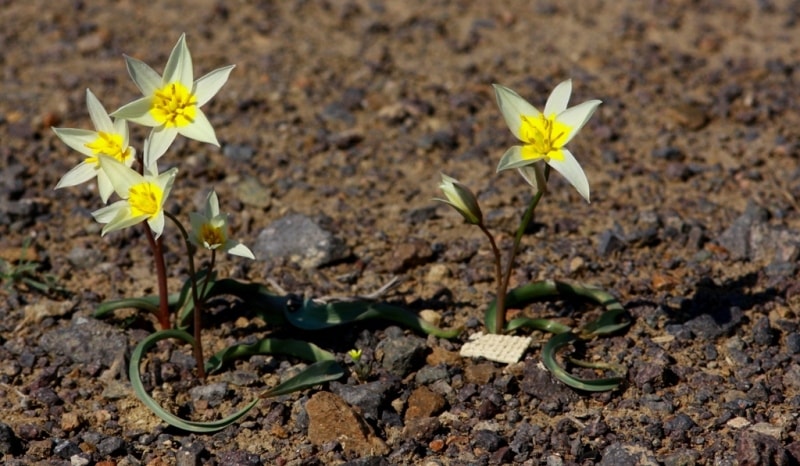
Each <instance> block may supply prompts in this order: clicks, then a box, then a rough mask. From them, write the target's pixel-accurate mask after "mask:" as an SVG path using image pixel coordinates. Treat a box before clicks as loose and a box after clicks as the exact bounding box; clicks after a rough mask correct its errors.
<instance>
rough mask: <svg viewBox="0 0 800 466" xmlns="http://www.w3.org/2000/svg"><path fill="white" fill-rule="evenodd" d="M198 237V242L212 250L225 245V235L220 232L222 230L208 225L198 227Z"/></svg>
mask: <svg viewBox="0 0 800 466" xmlns="http://www.w3.org/2000/svg"><path fill="white" fill-rule="evenodd" d="M198 236H199V237H200V241H202V242H203V244H204V245H206V247H207V248H209V249H214V248H216V247H218V246H222V245H223V244H225V233H224V232H223V231H222V228H220V227H215V226H213V225H211V224H210V223H204V224H203V225H202V226H201V227H200V234H199V235H198Z"/></svg>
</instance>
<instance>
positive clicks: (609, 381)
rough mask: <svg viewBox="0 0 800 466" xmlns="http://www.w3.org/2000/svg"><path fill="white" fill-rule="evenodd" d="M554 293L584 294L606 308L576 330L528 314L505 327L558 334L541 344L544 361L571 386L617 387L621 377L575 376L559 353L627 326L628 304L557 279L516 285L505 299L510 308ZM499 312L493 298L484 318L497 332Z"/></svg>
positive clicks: (594, 365) (603, 366) (621, 371)
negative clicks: (626, 306)
mask: <svg viewBox="0 0 800 466" xmlns="http://www.w3.org/2000/svg"><path fill="white" fill-rule="evenodd" d="M553 297H565V298H569V297H580V298H584V299H587V300H589V301H592V302H594V303H597V304H599V305H601V306H603V307H604V308H605V309H606V311H605V312H604V313H603V314H601V315H600V317H598V318H597V319H596V320H594V321H592V322H589V323H588V324H586V325H585V326H584V327H583V328H582V329H581V330H580V331H579V332H578V333H577V334H576V333H574V332H573V331H572V329H571V328H570V327H568V326H566V325H563V324H560V323H558V322H555V321H552V320H548V319H530V318H527V317H519V318H516V319H512V320H511V321H509V322H508V324H507V325H506V328H505V329H504V330H506V331H511V330H516V329H518V328H522V327H531V328H535V329H538V330H545V331H549V332H553V333H555V334H556V335H555V336H553V337H552V338H551V339H550V340H549V341H548V342H547V343H546V344H545V346H544V348H542V361H543V362H544V365H545V366H546V367H547V368H548V369H549V370H550V372H551V373H552V374H553V376H554V377H556V378H557V379H558V380H560V381H562V382H564V383H565V384H567V385H569V386H570V387H573V388H577V389H580V390H586V391H607V390H614V389H616V388H617V387H618V386H619V384H620V383H621V382H622V380H623V379H622V377H610V378H602V379H582V378H580V377H576V376H573V375H572V374H570V373H569V372H567V371H566V370H564V369H563V368H562V367H561V366H559V365H558V362H557V360H556V353H557V352H558V350H560V349H561V348H563V347H565V346H567V345H570V344H571V343H573V342H575V341H577V340H580V339H590V338H594V337H597V336H600V335H607V334H610V333H614V332H616V331H618V330H620V329H622V328H625V327H627V326H628V325H630V323H631V321H630V319H629V318H628V314H627V312H626V311H625V308H624V307H623V306H622V304H620V302H619V301H618V300H617V299H616V298H615V297H614V296H613V295H611V294H610V293H608V292H606V291H604V290H602V289H599V288H595V287H591V286H585V285H580V284H576V283H566V282H559V281H555V280H543V281H539V282H534V283H531V284H528V285H525V286H521V287H518V288H515V289H513V290H511V291H510V292H509V293H508V294H507V295H506V303H507V305H508V308H515V307H524V306H527V305H528V304H531V303H533V302H536V301H540V300H543V299H548V298H553ZM496 313H497V309H496V302H492V303H491V304H490V305H489V307H488V308H487V310H486V315H485V319H486V327H487V329H488V330H489V331H490V332H495V333H496V329H495V328H494V326H495V322H496V320H495V315H496ZM572 362H573V363H574V364H577V365H580V366H584V367H590V368H595V369H605V370H607V369H612V370H614V371H615V372H617V373H619V374H623V375H624V373H625V369H624V368H622V367H620V366H617V365H613V364H603V363H589V362H585V361H577V360H572Z"/></svg>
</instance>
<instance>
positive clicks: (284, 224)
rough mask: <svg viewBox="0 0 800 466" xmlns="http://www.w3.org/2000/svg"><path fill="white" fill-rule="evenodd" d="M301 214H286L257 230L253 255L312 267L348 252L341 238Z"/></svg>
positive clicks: (343, 255)
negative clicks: (259, 230) (258, 231)
mask: <svg viewBox="0 0 800 466" xmlns="http://www.w3.org/2000/svg"><path fill="white" fill-rule="evenodd" d="M323 223H325V222H318V221H316V220H314V219H312V218H311V217H308V216H305V215H302V214H290V215H287V216H285V217H282V218H280V219H278V220H276V221H274V222H272V223H271V224H270V225H269V226H268V227H267V228H265V229H263V230H261V232H260V233H259V234H258V238H257V239H256V242H255V244H254V245H253V254H255V256H256V257H258V258H259V259H262V260H267V261H269V260H276V259H283V260H287V261H290V262H296V263H298V264H299V265H300V266H301V267H303V268H306V269H313V268H316V267H320V266H322V265H326V264H329V263H331V262H335V261H338V260H342V259H344V258H345V257H347V255H348V254H349V249H348V248H347V245H346V244H345V243H344V241H343V240H341V239H340V238H338V237H336V236H334V234H333V233H332V232H331V231H330V230H329V229H328V228H327V227H325V226H323Z"/></svg>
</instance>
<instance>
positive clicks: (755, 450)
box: [736, 431, 793, 466]
mask: <svg viewBox="0 0 800 466" xmlns="http://www.w3.org/2000/svg"><path fill="white" fill-rule="evenodd" d="M736 459H737V460H738V462H739V465H740V466H756V465H761V464H770V465H775V466H783V465H789V464H793V462H792V461H791V458H790V457H789V452H787V451H786V449H785V448H784V447H783V446H782V445H781V442H780V441H779V440H778V439H776V438H775V437H772V436H771V435H765V434H760V433H758V432H753V431H745V432H743V433H742V434H741V435H739V438H738V439H737V441H736Z"/></svg>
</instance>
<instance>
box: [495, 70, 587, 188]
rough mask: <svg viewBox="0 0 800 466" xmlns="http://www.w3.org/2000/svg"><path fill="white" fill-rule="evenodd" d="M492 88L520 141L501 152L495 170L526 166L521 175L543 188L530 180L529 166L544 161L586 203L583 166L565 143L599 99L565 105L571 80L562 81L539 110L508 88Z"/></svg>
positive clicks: (532, 166) (585, 182) (570, 88)
mask: <svg viewBox="0 0 800 466" xmlns="http://www.w3.org/2000/svg"><path fill="white" fill-rule="evenodd" d="M493 87H494V92H495V96H496V97H497V105H498V106H499V107H500V112H501V113H502V114H503V118H504V119H505V120H506V124H507V125H508V128H509V129H510V130H511V132H512V133H513V134H514V136H515V137H516V138H517V139H519V140H520V141H521V142H522V145H521V146H513V147H511V148H510V149H508V150H507V151H506V153H505V154H503V157H502V158H501V159H500V163H499V164H498V166H497V171H498V172H499V171H502V170H509V169H512V168H521V169H522V168H525V167H530V168H527V169H526V170H528V173H523V176H524V177H525V179H526V180H527V181H528V182H529V183H531V184H533V185H534V187H535V188H536V189H544V187H543V186H537V184H540V183H535V182H533V181H534V180H535V179H536V178H537V177H535V176H531V175H535V172H532V170H531V169H534V170H537V169H540V167H538V166H537V164H538V162H540V161H544V163H546V164H547V165H549V166H551V167H552V168H553V169H555V170H556V171H557V172H559V173H561V175H562V176H564V178H566V179H567V181H568V182H569V183H570V184H571V185H572V186H574V187H575V189H576V190H578V193H579V194H580V195H581V196H582V197H583V198H584V199H586V202H589V181H588V180H587V179H586V174H585V173H584V172H583V168H581V166H580V164H579V163H578V161H577V160H576V159H575V157H574V156H573V155H572V153H571V152H570V151H569V150H568V149H567V148H566V147H565V146H566V145H567V143H568V142H570V141H571V140H572V138H574V137H575V135H576V134H578V132H579V131H580V130H581V128H583V125H585V124H586V122H587V121H588V120H589V118H590V117H591V116H592V114H593V113H594V111H595V110H597V107H598V106H599V105H600V104H601V103H602V102H601V101H599V100H589V101H586V102H583V103H581V104H579V105H576V106H574V107H570V108H567V102H568V101H569V97H570V94H572V81H571V80H566V81H564V82H562V83H561V84H559V85H558V86H556V88H555V89H553V92H552V93H551V94H550V97H548V98H547V103H546V104H545V106H544V112H540V111H539V110H537V109H536V107H534V106H533V105H531V104H530V103H528V102H527V101H526V100H525V99H523V98H522V97H520V95H519V94H517V93H516V92H514V91H512V90H511V89H509V88H507V87H505V86H501V85H499V84H494V85H493ZM534 167H535V168H534ZM526 175H527V176H526ZM536 181H540V180H536Z"/></svg>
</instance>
